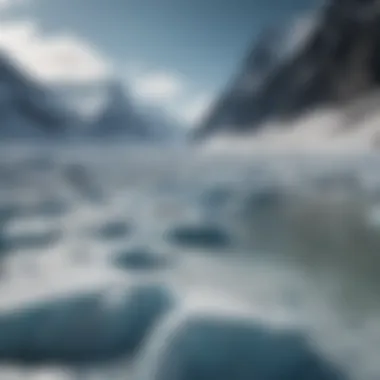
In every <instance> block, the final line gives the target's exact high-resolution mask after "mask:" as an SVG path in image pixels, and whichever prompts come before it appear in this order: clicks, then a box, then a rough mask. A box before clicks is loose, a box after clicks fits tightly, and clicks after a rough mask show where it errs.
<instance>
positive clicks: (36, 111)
mask: <svg viewBox="0 0 380 380" xmlns="http://www.w3.org/2000/svg"><path fill="white" fill-rule="evenodd" d="M68 123H69V112H68V110H67V109H66V108H65V107H63V105H62V104H61V103H60V102H59V101H58V99H57V98H56V97H55V96H54V95H53V94H52V93H51V92H50V91H49V89H47V88H45V87H44V86H43V85H41V84H40V83H38V82H37V81H34V80H33V78H31V77H30V76H29V75H28V73H26V72H25V71H24V70H22V69H21V68H20V67H18V65H17V64H16V63H15V62H13V61H12V60H11V59H10V58H9V57H8V56H7V55H6V54H4V53H2V52H0V139H7V138H21V137H23V138H38V137H54V136H58V135H59V136H62V135H64V134H65V133H66V132H67V125H68Z"/></svg>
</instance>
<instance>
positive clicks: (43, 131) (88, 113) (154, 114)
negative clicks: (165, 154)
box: [0, 52, 180, 141]
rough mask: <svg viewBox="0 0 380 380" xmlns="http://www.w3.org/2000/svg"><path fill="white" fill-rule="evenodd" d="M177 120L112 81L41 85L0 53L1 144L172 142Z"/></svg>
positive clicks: (118, 82)
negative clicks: (29, 141)
mask: <svg viewBox="0 0 380 380" xmlns="http://www.w3.org/2000/svg"><path fill="white" fill-rule="evenodd" d="M178 131H180V128H178V126H177V122H176V121H175V120H172V119H171V118H170V117H169V116H167V115H166V114H165V112H164V111H163V110H160V109H156V108H154V107H148V106H145V107H142V106H139V105H138V104H136V102H134V101H133V100H132V97H131V96H128V94H127V93H126V91H125V88H124V86H123V85H122V82H121V81H118V80H116V79H112V80H108V81H106V82H104V81H103V82H99V83H91V84H55V85H51V86H49V87H48V86H45V85H43V84H41V83H39V82H38V81H37V80H35V79H34V78H32V77H31V76H30V75H28V73H27V72H25V70H23V69H22V68H21V67H19V65H17V63H16V62H14V61H13V60H12V59H11V58H10V57H8V56H7V55H6V54H4V53H1V52H0V140H4V139H16V138H38V139H41V138H43V139H46V138H58V139H62V138H70V139H71V140H76V139H81V140H83V139H91V138H93V139H94V138H95V139H101V140H102V141H103V140H107V139H108V140H110V139H111V140H112V139H120V138H124V139H126V140H129V141H162V140H165V141H167V140H173V138H174V139H175V138H176V137H177V136H178V135H179V132H178Z"/></svg>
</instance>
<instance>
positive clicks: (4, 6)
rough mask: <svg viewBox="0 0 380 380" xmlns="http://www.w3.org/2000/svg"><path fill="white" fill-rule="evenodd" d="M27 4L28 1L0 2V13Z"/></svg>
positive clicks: (1, 0) (2, 0) (12, 0)
mask: <svg viewBox="0 0 380 380" xmlns="http://www.w3.org/2000/svg"><path fill="white" fill-rule="evenodd" d="M27 2H29V0H0V11H3V10H6V9H9V8H13V7H15V6H18V5H22V4H25V3H27Z"/></svg>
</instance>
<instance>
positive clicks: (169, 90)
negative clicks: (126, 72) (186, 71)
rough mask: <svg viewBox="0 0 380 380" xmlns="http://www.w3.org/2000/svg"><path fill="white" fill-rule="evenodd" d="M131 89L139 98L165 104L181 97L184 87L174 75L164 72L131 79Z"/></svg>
mask: <svg viewBox="0 0 380 380" xmlns="http://www.w3.org/2000/svg"><path fill="white" fill-rule="evenodd" d="M131 84H132V87H133V91H134V93H135V95H137V96H138V97H139V98H142V99H145V100H148V101H155V102H162V101H164V102H166V101H170V100H172V99H175V98H176V97H178V96H181V95H182V92H183V90H184V86H183V83H182V81H181V80H180V79H179V78H178V77H177V76H175V75H171V74H169V73H165V72H152V73H147V74H145V75H141V76H139V75H137V76H135V78H134V79H132V83H131Z"/></svg>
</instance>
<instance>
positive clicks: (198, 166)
mask: <svg viewBox="0 0 380 380" xmlns="http://www.w3.org/2000/svg"><path fill="white" fill-rule="evenodd" d="M378 161H379V159H378V158H377V157H370V156H367V157H360V158H358V157H345V158H342V157H335V158H334V157H325V158H323V159H321V158H318V157H317V158H316V157H308V158H307V159H306V158H305V159H302V160H300V159H299V157H287V158H286V159H285V158H284V157H272V158H271V159H269V158H268V157H265V156H260V157H259V156H256V157H254V156H252V157H242V156H240V157H239V156H238V155H236V156H231V155H230V156H227V155H226V156H221V155H219V156H217V157H216V156H212V155H207V154H204V153H199V152H194V151H191V150H190V149H187V148H186V149H175V148H170V149H162V148H161V149H159V148H149V147H130V146H117V145H109V146H98V147H96V146H79V145H76V146H75V145H71V146H57V145H56V146H53V145H50V146H48V147H47V146H33V147H31V146H27V145H24V146H4V147H1V149H0V183H1V185H0V252H1V264H0V265H1V267H0V269H1V277H0V359H1V358H2V357H6V355H10V354H9V352H11V351H12V349H13V351H12V352H14V354H12V355H13V356H14V358H16V357H17V359H18V360H19V361H18V362H12V361H11V360H9V361H6V360H4V362H3V363H2V364H1V365H0V378H1V379H2V380H8V379H9V380H10V379H15V380H16V379H25V378H28V379H36V380H37V379H38V380H40V379H41V380H42V379H43V380H61V379H62V380H63V379H65V380H69V379H76V380H79V379H83V380H95V379H96V380H101V379H111V378H112V379H115V380H118V379H136V380H149V379H148V378H144V379H143V378H142V377H141V379H139V375H138V374H137V375H136V374H135V372H136V370H135V366H136V364H135V362H140V361H141V360H142V359H141V357H142V356H141V357H140V356H139V354H138V353H135V351H136V350H135V347H129V348H128V349H130V350H132V351H133V352H134V353H135V354H134V356H133V358H132V359H131V356H130V355H129V356H128V357H127V352H126V353H125V355H124V356H122V357H117V358H116V356H115V358H111V359H110V358H108V360H99V361H96V360H95V361H94V360H87V361H86V363H85V364H84V365H79V366H78V364H77V363H74V364H73V363H71V362H75V360H74V359H72V360H71V362H70V352H69V351H70V350H74V348H75V350H76V351H75V352H77V353H79V352H80V347H82V348H83V350H86V349H87V350H90V348H91V350H92V351H93V355H95V356H96V357H99V358H100V357H103V356H104V355H105V354H104V352H103V351H104V347H105V346H106V345H107V344H109V345H110V346H112V342H111V341H107V339H111V338H109V337H108V335H107V333H108V329H109V331H110V334H111V336H112V337H115V339H116V338H117V339H119V340H120V342H119V343H120V345H123V342H124V341H122V339H121V336H124V335H125V336H126V338H125V339H129V340H131V339H132V340H136V342H138V340H139V339H138V337H137V338H136V336H135V335H136V334H137V333H136V332H137V331H140V330H139V329H142V330H143V329H145V327H144V326H145V325H144V323H146V324H147V325H148V320H149V321H150V322H149V323H151V322H152V321H153V319H155V318H156V314H157V321H158V320H161V319H160V318H163V317H162V315H161V314H160V313H161V312H162V313H163V312H164V311H165V310H166V309H168V310H169V309H170V308H175V307H176V306H173V305H174V304H176V303H177V302H179V303H183V304H189V305H191V306H192V307H193V308H195V309H197V308H198V305H206V307H207V308H210V307H215V310H218V308H219V306H220V305H224V306H223V307H224V308H225V309H229V307H231V310H233V308H234V307H235V306H234V305H235V304H238V305H242V308H244V309H246V310H249V312H248V314H249V315H250V318H251V320H252V321H258V322H260V323H264V325H266V326H268V327H271V326H276V327H281V328H284V329H289V328H297V329H300V330H302V331H305V333H304V334H305V336H306V337H307V338H308V339H309V340H310V342H311V344H312V345H313V347H314V346H315V350H316V352H318V353H320V354H321V356H323V357H325V358H328V359H330V360H331V361H332V362H334V364H336V365H337V366H342V367H343V369H344V371H346V372H347V373H348V375H349V376H350V377H347V378H353V379H358V380H359V379H360V380H366V379H368V380H374V379H379V378H380V365H379V363H378V360H377V357H378V352H380V328H379V326H380V325H379V324H377V323H376V321H377V319H376V318H375V317H374V316H372V318H369V317H368V316H366V318H364V317H363V318H362V319H361V320H360V323H359V324H358V325H355V326H354V327H352V326H351V325H349V321H347V319H346V318H344V315H342V313H340V312H339V310H338V311H337V310H335V309H333V308H331V303H330V302H329V300H328V299H326V294H327V293H328V290H327V291H324V289H328V283H327V282H326V283H323V281H321V283H320V284H319V285H318V286H316V283H315V282H314V281H311V280H310V279H309V278H308V276H307V275H306V274H305V273H304V272H302V271H301V270H299V269H298V268H297V267H296V266H292V265H291V264H290V263H289V260H286V257H282V256H281V254H278V253H276V254H275V253H274V252H267V251H265V250H263V251H261V250H259V249H256V248H253V246H252V245H251V243H252V242H251V240H250V239H247V234H246V233H243V232H242V229H243V228H242V223H243V222H244V219H243V216H242V215H243V213H242V211H243V210H244V202H245V200H246V199H247V196H248V194H250V193H251V192H252V191H253V190H254V189H260V188H269V187H270V186H272V185H273V184H276V183H281V186H283V187H284V188H289V187H291V186H296V185H299V186H300V187H302V186H304V181H306V179H307V180H310V181H311V180H312V179H310V173H318V172H325V171H329V172H331V173H334V171H342V172H344V171H345V170H348V168H349V169H350V170H351V169H352V168H354V170H355V171H356V172H358V173H360V175H361V179H362V180H363V183H365V184H366V186H368V187H369V188H370V187H371V186H372V187H374V188H376V186H377V183H376V175H375V174H374V173H375V172H376V167H378V166H377V165H378V164H379V162H378ZM263 224H264V221H263ZM210 226H211V230H207V228H210ZM179 228H182V230H185V233H182V235H178V234H177V235H176V236H177V238H176V239H174V238H173V234H174V235H175V232H176V231H177V230H178V229H179ZM268 228H269V229H270V228H271V226H269V227H268ZM197 229H198V230H197ZM199 230H200V231H199ZM177 232H178V231H177ZM248 235H249V233H248ZM178 236H180V238H178ZM272 240H276V234H275V232H273V239H272ZM277 248H278V247H277ZM279 251H281V249H280V250H279ZM136 252H137V253H136ZM280 253H281V252H280ZM136 256H137V258H136ZM144 286H145V287H147V288H144ZM131 289H132V290H131ZM134 289H135V290H134ZM136 289H137V290H136ZM141 289H142V290H141ZM152 289H153V290H152ZM160 289H162V294H161V293H160V292H159V291H158V290H160ZM134 292H135V293H134ZM155 292H158V294H159V295H156V293H155ZM125 294H127V295H125ZM135 294H137V295H135ZM141 294H143V295H144V297H146V299H147V300H149V299H151V298H152V299H154V300H155V301H154V302H156V303H155V304H154V305H155V306H154V307H153V306H151V304H149V308H148V307H147V306H146V305H145V304H144V305H145V306H146V307H145V306H144V308H142V309H141V310H140V309H139V308H140V307H141V305H140V303H138V307H137V306H134V305H135V302H137V301H136V299H139V297H140V296H141ZM136 297H137V298H136ZM141 297H142V296H141ZM144 299H145V298H144ZM139 302H140V301H139ZM147 302H148V301H147ZM172 303H173V304H172ZM83 304H88V305H89V306H88V308H86V307H83ZM36 305H37V306H38V305H42V306H41V308H42V309H44V308H45V309H49V308H50V309H51V310H53V312H50V311H48V312H47V313H45V314H44V312H40V311H37V312H36V311H33V310H34V309H33V307H35V306H36ZM65 305H66V306H65ZM229 305H230V306H229ZM199 308H201V306H199ZM148 309H149V310H150V311H149V313H150V314H149V318H148V317H147V318H146V319H145V320H144V315H145V314H144V313H147V314H146V315H148V311H147V310H148ZM54 310H55V311H54ZM104 310H106V311H104ZM128 310H134V311H133V312H129V311H128ZM136 310H140V312H141V313H140V312H139V313H140V314H139V313H137V311H136ZM165 312H166V311H165ZM49 313H50V314H49ZM54 313H55V314H54ZM65 313H67V314H65ZM29 314H30V315H31V317H30V318H29V317H28V315H29ZM116 314H117V315H116ZM137 314H138V316H137V317H136V315H137ZM25 315H27V317H25ZM115 315H116V316H115ZM95 316H96V317H95ZM96 318H98V319H96ZM99 318H100V319H99ZM133 318H134V319H133ZM73 319H74V320H73ZM123 320H126V321H129V323H130V326H134V327H133V329H131V327H130V326H129V327H128V328H129V329H130V330H131V331H130V332H128V331H126V330H125V329H121V330H120V329H118V328H119V327H120V326H119V325H120V323H121V321H123ZM52 321H53V322H52ZM55 321H56V322H55ZM144 321H145V322H144ZM54 323H57V325H56V326H55V325H54ZM152 323H153V322H152ZM157 323H158V322H157ZM116 325H117V326H119V327H118V328H117V327H116ZM126 325H127V322H126ZM136 326H137V327H136ZM49 329H50V330H49ZM57 329H58V330H59V331H60V332H59V333H58V332H57ZM66 330H67V331H66ZM102 330H104V331H103V332H102V333H100V332H99V331H102ZM132 330H133V331H134V333H133V332H132ZM149 331H150V330H149ZM127 333H128V334H130V335H128V334H127ZM49 334H50V335H49ZM102 334H103V335H104V336H103V335H102ZM152 334H153V332H152ZM40 335H41V336H42V335H43V336H44V338H43V339H45V340H43V339H42V338H41V339H40V338H39V337H40ZM98 335H99V336H100V337H98ZM148 335H149V333H148ZM131 336H133V337H132V338H131ZM49 339H50V340H49ZM54 339H55V340H54ZM73 339H74V340H73ZM75 339H78V341H75ZM102 339H103V340H106V343H104V346H103V347H100V346H101V345H102V344H103V343H102V342H103V340H102ZM112 339H113V338H112ZM144 339H148V340H149V337H148V338H147V337H145V338H144ZM17 342H18V343H17ZM36 342H37V343H36ZM86 342H89V343H88V344H87V345H86ZM12 344H13V346H14V347H16V346H17V344H18V345H19V346H23V347H24V349H23V350H20V349H19V348H17V347H18V346H17V347H16V348H14V347H13V348H12V347H11V346H12ZM34 344H35V345H36V346H37V348H36V349H35V352H31V349H30V348H29V351H28V349H25V347H26V346H27V345H29V346H32V345H34ZM49 344H50V345H53V344H56V345H60V344H62V345H64V348H62V349H57V351H54V353H53V352H50V354H49V355H51V360H50V361H48V360H47V363H43V360H42V359H41V358H43V355H45V354H46V355H47V351H46V350H45V348H46V347H49ZM136 344H137V343H136ZM98 346H99V347H100V348H99V349H95V347H98ZM72 347H74V348H72ZM78 347H79V348H78ZM7 350H8V354H7ZM44 350H45V351H44ZM36 352H37V353H36ZM128 352H129V351H128ZM44 353H45V354H44ZM103 354H104V355H103ZM33 355H34V356H33ZM54 355H56V356H55V357H54ZM78 355H79V354H78ZM102 355H103V356H102ZM63 356H65V358H67V360H66V361H67V362H65V363H63V364H62V363H61V362H60V360H58V359H57V358H62V357H63ZM136 357H137V359H136ZM148 358H149V355H148ZM21 359H23V360H24V361H25V363H26V364H25V365H22V364H20V360H21ZM37 359H38V360H37ZM147 360H149V359H147ZM21 361H22V360H21ZM28 361H29V363H28ZM34 361H39V363H38V365H37V366H34V365H33V366H30V363H32V362H34ZM84 361H85V360H84ZM27 364H28V365H27ZM147 366H149V363H147ZM137 373H138V371H137ZM181 379H185V377H178V380H181ZM307 379H309V377H307V378H306V377H305V380H307ZM310 379H311V377H310ZM151 380H161V377H159V376H158V375H157V376H156V377H154V376H153V375H152V377H151ZM162 380H164V379H162ZM165 380H171V379H165ZM172 380H177V378H176V377H173V379H172ZM194 380H195V379H194ZM209 380H214V379H213V378H210V379H209ZM230 380H233V379H230ZM238 380H240V378H239V379H238ZM244 380H245V379H244ZM268 380H271V379H268ZM276 380H277V378H276ZM289 380H290V379H289ZM322 380H323V379H322Z"/></svg>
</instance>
